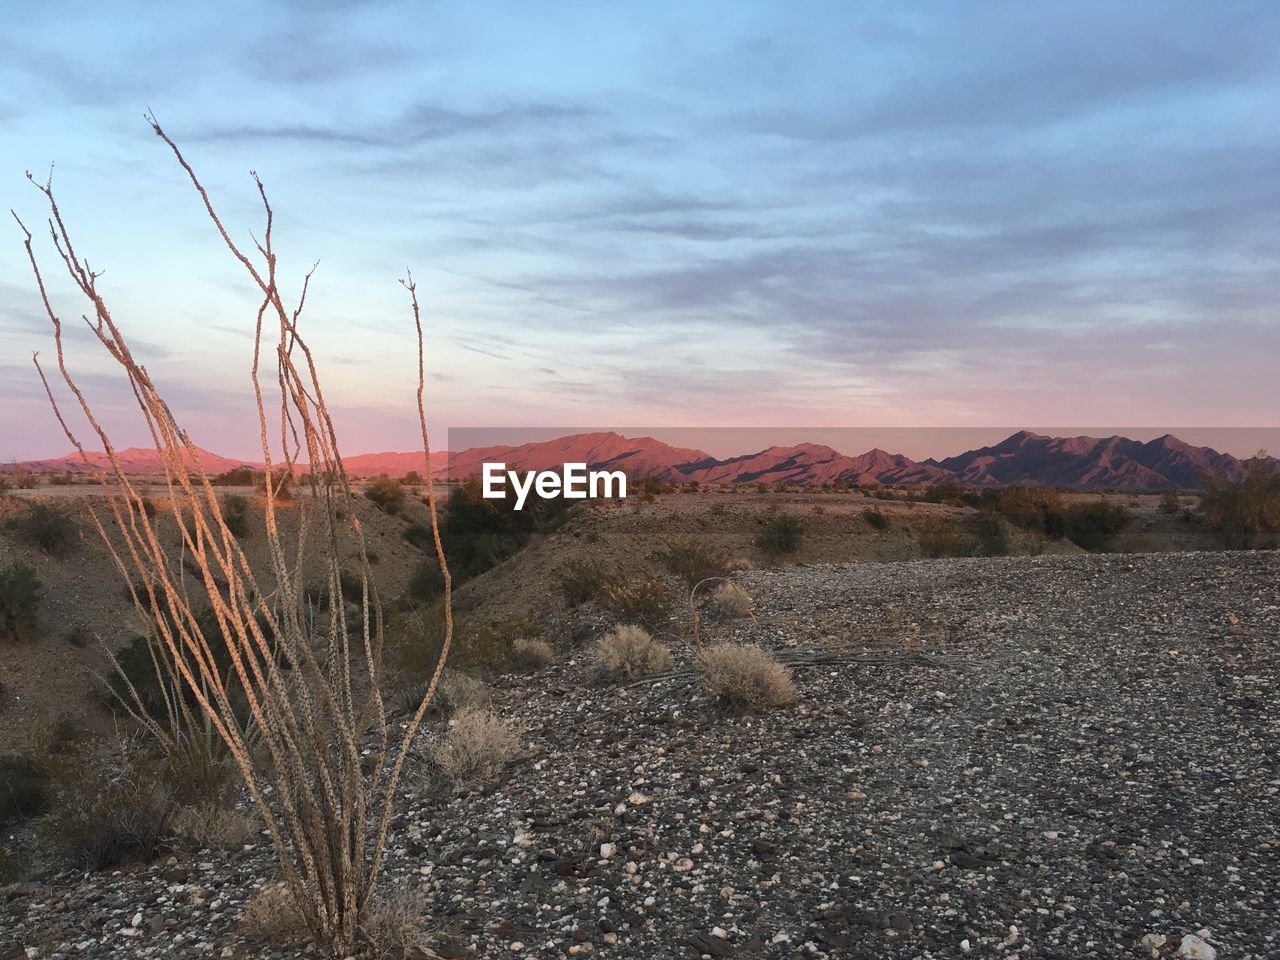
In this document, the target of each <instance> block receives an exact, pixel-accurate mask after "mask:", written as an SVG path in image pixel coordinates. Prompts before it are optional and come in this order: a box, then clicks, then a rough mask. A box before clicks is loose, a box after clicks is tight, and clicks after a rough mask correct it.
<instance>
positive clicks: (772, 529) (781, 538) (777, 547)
mask: <svg viewBox="0 0 1280 960" xmlns="http://www.w3.org/2000/svg"><path fill="white" fill-rule="evenodd" d="M803 536H804V527H803V526H802V525H801V524H800V520H799V519H798V518H796V517H793V516H791V515H790V514H785V513H784V514H780V515H779V516H777V517H775V518H774V519H772V520H770V521H769V522H768V523H767V524H766V525H765V528H764V529H763V530H761V531H760V534H759V536H757V537H756V546H757V547H759V548H760V549H761V551H763V552H764V553H766V554H768V555H769V556H775V557H776V556H781V555H782V554H786V553H795V552H796V551H797V550H799V549H800V541H801V540H802V539H803Z"/></svg>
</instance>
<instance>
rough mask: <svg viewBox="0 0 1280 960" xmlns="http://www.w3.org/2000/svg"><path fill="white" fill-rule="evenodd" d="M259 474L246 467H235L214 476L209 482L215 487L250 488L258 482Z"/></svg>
mask: <svg viewBox="0 0 1280 960" xmlns="http://www.w3.org/2000/svg"><path fill="white" fill-rule="evenodd" d="M259 477H260V474H258V473H256V472H254V471H253V470H250V469H249V468H248V467H236V468H235V469H233V470H227V471H226V472H224V473H220V474H218V475H217V476H215V477H214V478H213V479H212V480H210V481H209V482H210V483H212V484H213V485H214V486H217V487H251V486H253V485H254V484H255V483H257V482H258V480H259Z"/></svg>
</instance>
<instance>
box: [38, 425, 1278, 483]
mask: <svg viewBox="0 0 1280 960" xmlns="http://www.w3.org/2000/svg"><path fill="white" fill-rule="evenodd" d="M125 453H127V454H128V457H127V458H126V461H127V467H128V469H129V470H130V472H136V473H138V474H141V475H146V474H157V475H158V474H161V473H163V468H162V466H161V464H160V463H159V462H158V460H156V459H155V457H154V452H153V451H146V450H129V451H125ZM202 453H203V452H202ZM202 459H203V460H204V462H205V465H206V467H208V468H211V469H213V470H216V469H229V468H230V467H229V466H228V465H234V466H238V465H241V464H243V465H246V466H255V464H252V463H249V462H247V461H239V460H231V459H228V458H223V457H218V456H216V455H214V454H204V455H203V456H202ZM1270 459H1271V462H1272V464H1280V461H1277V460H1275V459H1274V458H1270ZM421 460H422V455H421V454H420V453H419V454H414V453H382V454H363V455H358V456H353V457H348V458H346V460H345V463H346V465H347V469H348V471H349V472H350V473H351V474H352V475H353V476H375V475H377V474H381V473H386V474H390V475H392V476H399V475H403V474H404V473H407V472H408V471H409V470H415V469H416V470H417V471H418V472H422V471H421V466H420V465H421ZM498 461H500V462H503V463H506V465H507V468H508V469H515V468H519V469H522V470H551V469H556V468H558V467H559V466H560V465H561V464H564V463H586V464H587V465H588V467H589V468H591V469H597V470H603V469H607V470H623V471H625V472H626V473H627V474H628V475H629V476H630V477H631V478H632V479H649V478H652V479H657V480H664V481H668V482H676V483H689V482H693V481H697V482H698V483H707V484H745V483H767V484H774V483H785V484H790V485H798V486H821V485H826V484H833V483H837V482H841V483H847V484H849V485H858V486H867V485H871V484H881V485H885V486H903V485H919V484H925V485H928V484H937V483H945V482H954V483H959V484H962V485H964V486H975V487H997V486H1009V485H1014V484H1025V485H1030V486H1046V487H1066V488H1071V489H1079V490H1124V491H1132V492H1141V491H1151V490H1196V489H1200V488H1203V487H1204V485H1205V482H1206V478H1207V477H1209V476H1217V477H1221V478H1223V479H1225V480H1229V481H1237V480H1239V479H1240V478H1241V477H1243V476H1244V472H1245V461H1244V460H1242V459H1240V458H1238V457H1234V456H1232V455H1231V454H1227V453H1220V452H1219V451H1217V450H1213V449H1212V448H1210V447H1195V446H1192V445H1191V444H1188V443H1184V442H1183V441H1181V440H1179V439H1178V438H1177V437H1175V436H1173V435H1172V434H1165V435H1164V436H1162V437H1157V438H1156V439H1154V440H1148V441H1145V442H1143V441H1139V440H1130V439H1129V438H1127V437H1122V436H1119V435H1113V436H1110V437H1050V436H1044V435H1042V434H1037V433H1032V432H1031V431H1029V430H1020V431H1018V432H1017V433H1015V434H1013V435H1012V436H1009V437H1007V438H1006V439H1004V440H1002V441H1000V442H999V443H997V444H994V445H993V446H987V447H980V448H978V449H976V450H969V451H967V452H965V453H962V454H958V455H957V456H953V457H946V458H944V459H941V460H935V459H933V458H929V459H926V460H920V461H917V460H912V459H911V458H910V457H906V456H903V455H902V454H897V453H889V452H887V451H885V450H880V449H874V450H869V451H867V452H866V453H863V454H859V455H858V456H850V455H848V454H844V453H841V452H840V451H838V450H836V449H834V448H832V447H829V446H825V445H823V444H816V443H800V444H796V445H794V446H786V447H784V446H773V447H767V448H766V449H764V450H759V451H757V452H755V453H748V454H742V455H740V456H735V457H729V458H727V459H724V460H721V459H717V458H716V457H713V456H711V455H710V454H708V453H706V452H705V451H702V450H694V449H687V448H682V447H673V446H671V445H669V444H666V443H663V442H662V441H660V440H656V439H654V438H653V437H639V438H629V437H624V436H622V435H621V434H618V433H613V432H596V433H580V434H573V435H570V436H565V437H557V438H556V439H554V440H545V441H539V442H532V443H525V444H521V445H519V446H491V447H476V448H472V449H468V450H462V451H458V452H453V453H444V452H440V453H433V454H432V469H433V471H434V472H435V473H436V475H437V476H442V477H443V476H448V477H452V478H460V477H466V476H475V475H478V474H479V473H480V472H481V470H482V469H483V464H484V463H486V462H498ZM21 466H25V467H27V468H28V469H30V470H32V471H34V472H36V473H62V472H69V473H95V472H97V471H100V470H102V469H105V468H106V460H105V457H103V456H102V455H101V454H90V463H89V464H87V465H86V464H85V463H84V462H83V461H82V460H81V459H80V457H79V456H78V455H75V454H69V455H68V456H66V457H61V458H57V459H51V460H36V461H29V462H27V463H25V464H21ZM256 466H259V467H260V466H261V465H260V464H258V465H256Z"/></svg>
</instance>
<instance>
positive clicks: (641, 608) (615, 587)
mask: <svg viewBox="0 0 1280 960" xmlns="http://www.w3.org/2000/svg"><path fill="white" fill-rule="evenodd" d="M597 602H598V603H599V604H600V608H601V609H602V610H603V611H604V612H605V613H606V614H607V615H608V616H609V617H610V618H611V619H613V620H614V621H616V622H618V623H637V624H641V625H642V626H645V627H648V628H649V629H651V630H652V629H656V628H657V627H660V626H662V625H663V624H664V623H666V622H667V621H668V620H669V619H670V618H671V610H670V606H671V598H670V597H669V596H668V594H667V591H666V590H664V589H663V588H662V584H660V583H659V582H658V581H657V580H654V579H653V578H652V577H646V578H644V579H641V580H628V579H627V578H626V577H623V576H622V575H620V574H617V575H614V576H611V577H610V578H609V580H608V582H607V583H606V584H605V586H604V588H603V589H602V590H601V591H600V596H599V598H598V601H597Z"/></svg>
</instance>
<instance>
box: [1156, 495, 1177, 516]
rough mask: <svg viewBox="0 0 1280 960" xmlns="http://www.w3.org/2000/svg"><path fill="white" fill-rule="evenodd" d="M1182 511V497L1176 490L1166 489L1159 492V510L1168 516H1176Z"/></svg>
mask: <svg viewBox="0 0 1280 960" xmlns="http://www.w3.org/2000/svg"><path fill="white" fill-rule="evenodd" d="M1181 511H1182V498H1181V497H1179V496H1178V491H1177V490H1166V491H1165V492H1164V493H1162V494H1160V512H1161V513H1165V514H1168V515H1169V516H1171V517H1172V516H1176V515H1177V514H1178V513H1180V512H1181Z"/></svg>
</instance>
